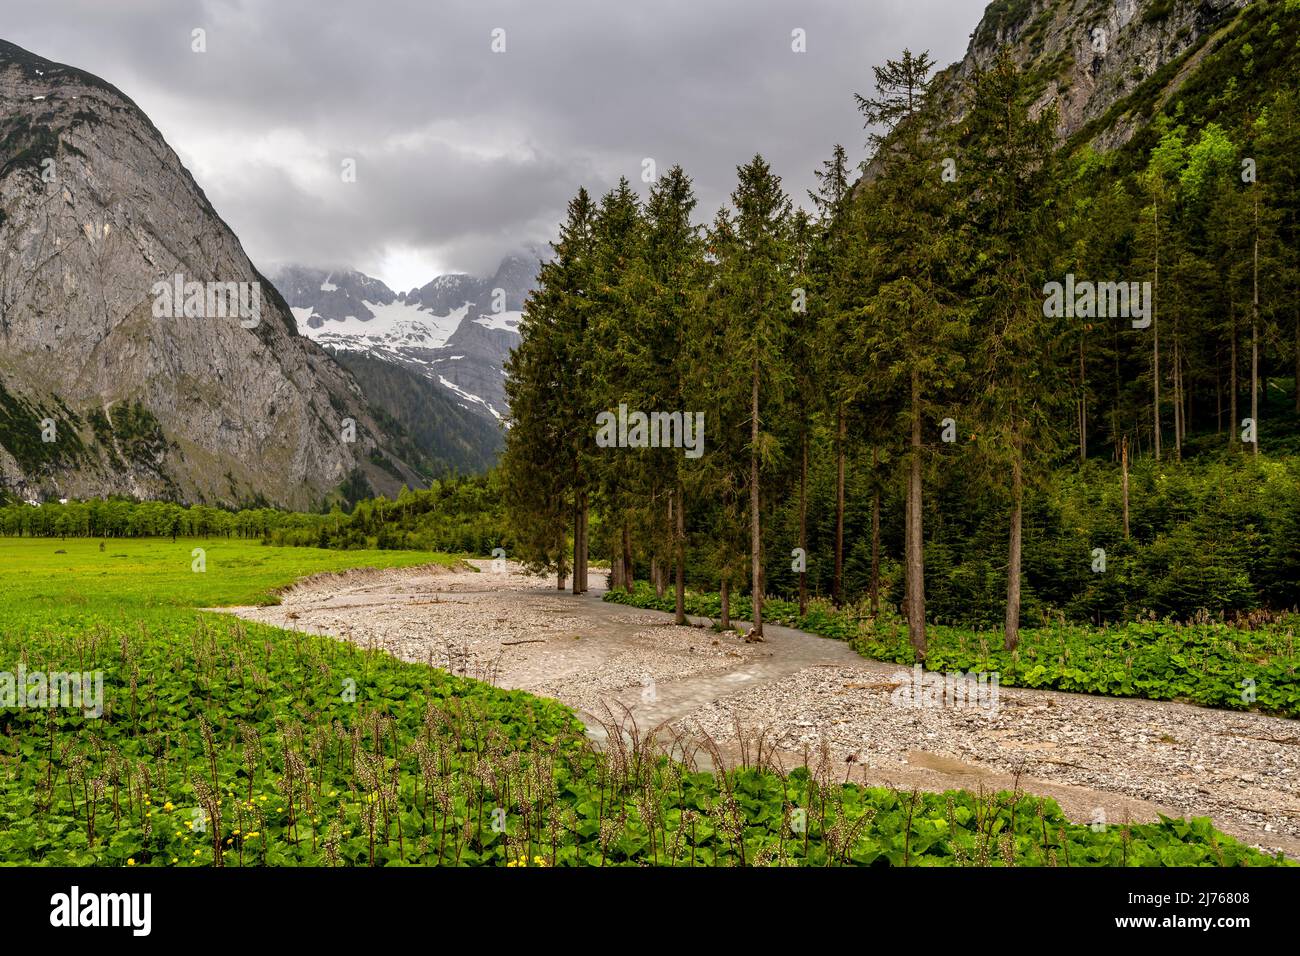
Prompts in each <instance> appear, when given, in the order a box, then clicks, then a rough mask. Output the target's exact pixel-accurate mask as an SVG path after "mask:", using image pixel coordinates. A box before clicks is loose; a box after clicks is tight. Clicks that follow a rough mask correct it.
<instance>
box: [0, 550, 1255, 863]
mask: <svg viewBox="0 0 1300 956" xmlns="http://www.w3.org/2000/svg"><path fill="white" fill-rule="evenodd" d="M196 548H201V549H203V558H204V562H205V570H203V571H196V570H194V564H193V562H194V561H195V558H194V555H193V551H194V549H196ZM453 560H455V559H454V558H451V557H449V556H446V555H434V554H427V553H424V554H422V553H419V552H405V551H376V552H361V551H346V552H339V551H319V550H315V549H310V548H288V549H279V548H272V547H264V546H261V545H259V544H255V543H247V542H241V541H229V540H212V541H201V540H194V541H188V540H182V541H177V542H172V541H171V540H169V539H168V540H159V539H153V540H133V541H120V540H111V541H108V542H106V543H105V545H104V547H103V549H102V550H101V547H100V543H99V542H98V541H93V540H89V541H88V540H67V541H61V540H58V539H12V538H3V539H0V593H3V595H4V599H3V602H2V603H0V671H2V672H3V674H2V675H0V681H2V680H3V677H4V676H6V675H7V676H8V677H9V684H8V692H9V694H10V695H11V697H12V695H13V694H15V693H16V690H15V687H16V686H17V688H18V689H19V690H25V691H26V693H25V694H24V695H20V696H23V697H24V698H25V699H23V700H19V699H18V698H16V697H15V698H13V699H11V700H6V701H5V702H4V703H3V706H0V863H7V864H15V863H19V864H21V863H28V864H30V863H45V864H67V865H105V866H146V865H153V866H157V865H163V866H213V865H217V866H240V865H242V866H249V865H301V864H309V865H363V866H364V865H419V864H461V865H466V864H490V865H507V866H517V865H521V864H523V865H530V866H531V865H545V866H557V865H623V864H637V863H651V864H668V865H745V864H754V863H760V864H762V863H784V864H790V865H962V864H966V865H971V864H975V865H979V864H994V865H1000V864H1031V865H1098V864H1109V865H1124V864H1128V865H1171V864H1188V865H1193V864H1194V865H1260V864H1268V863H1273V862H1276V861H1274V860H1272V859H1270V858H1268V857H1266V856H1263V855H1261V854H1259V853H1257V852H1255V851H1254V850H1251V849H1249V848H1246V847H1244V846H1242V845H1240V844H1239V843H1237V842H1235V841H1233V840H1232V839H1231V838H1229V837H1226V836H1224V835H1222V834H1219V833H1216V832H1215V831H1214V830H1213V828H1212V827H1211V826H1210V824H1209V822H1208V821H1205V820H1200V821H1172V820H1163V821H1161V822H1160V823H1156V824H1148V825H1133V826H1122V827H1121V826H1111V827H1109V828H1107V829H1105V830H1104V831H1102V832H1094V831H1093V830H1091V829H1090V828H1089V827H1088V826H1086V825H1076V824H1071V823H1069V822H1068V821H1067V820H1065V819H1064V817H1063V816H1062V815H1061V813H1060V810H1059V809H1058V808H1057V807H1056V805H1055V804H1054V803H1052V802H1051V801H1047V800H1040V799H1038V798H1034V797H1028V796H1024V795H1020V794H1016V795H1012V794H1000V795H996V796H990V797H984V798H979V797H975V796H973V795H971V794H967V793H949V794H922V793H899V792H895V791H892V790H884V789H866V788H859V787H855V786H845V785H842V784H840V783H837V782H836V781H835V780H834V779H833V778H832V775H831V771H830V769H829V768H820V769H814V770H813V771H811V772H809V771H807V770H796V771H794V772H793V773H789V774H783V773H778V772H773V771H770V770H757V769H741V770H736V771H732V772H730V773H727V774H723V775H713V774H708V773H700V772H694V771H692V770H689V769H687V768H683V767H682V766H681V765H680V764H676V763H673V762H671V761H668V760H665V759H661V758H657V757H656V756H655V755H654V754H653V753H651V752H649V751H648V750H647V748H645V747H644V746H632V747H629V748H626V749H620V750H616V751H614V752H612V753H610V754H600V753H596V752H594V751H593V750H592V748H591V747H590V746H589V744H588V743H587V741H586V738H585V736H584V735H583V733H582V727H581V725H580V724H579V723H578V721H577V720H576V718H575V717H574V715H573V714H572V712H571V711H570V710H568V709H567V708H565V707H563V706H561V705H560V704H558V703H556V702H553V701H546V700H542V699H539V698H536V697H532V696H530V695H527V694H524V693H522V692H507V691H502V690H499V689H496V688H493V687H490V686H488V685H485V684H480V683H477V682H475V681H470V680H465V679H461V678H457V677H453V676H451V675H449V674H447V673H446V672H445V671H441V670H437V669H435V668H430V667H426V666H422V665H418V664H409V663H403V662H400V661H397V660H396V659H394V658H392V657H390V656H388V655H386V654H383V653H381V652H372V651H366V650H363V649H360V648H358V647H356V646H354V645H352V644H349V643H346V642H341V641H335V640H331V639H328V638H322V637H313V636H309V635H304V634H298V633H290V632H285V631H279V630H276V629H273V628H269V627H263V626H260V625H254V624H248V623H245V622H242V621H240V620H237V619H234V618H228V617H225V616H219V615H213V614H207V613H203V612H200V611H199V610H197V609H198V608H201V607H210V606H216V605H222V604H248V603H257V602H259V601H265V600H273V599H274V598H273V597H272V596H271V593H270V592H271V591H272V589H274V588H276V587H279V586H283V585H285V584H288V583H290V582H291V581H292V580H294V579H296V578H299V577H302V576H304V575H307V574H311V573H315V572H320V571H334V570H341V569H344V568H349V567H358V566H372V567H389V566H395V565H412V564H421V563H427V562H431V561H438V562H449V561H453ZM20 673H21V679H20V677H18V676H15V675H19V674H20ZM58 674H76V675H79V676H81V677H89V675H92V674H98V675H99V677H98V678H97V679H98V680H101V681H102V697H100V698H99V699H98V701H97V702H96V700H95V699H94V698H95V697H96V696H97V695H95V694H93V693H91V694H87V695H86V697H84V698H82V699H75V698H70V703H71V704H75V705H76V706H60V707H54V706H45V705H46V704H53V703H55V702H56V700H55V698H56V697H57V695H56V694H54V693H53V692H52V688H53V685H52V684H50V683H49V682H50V680H51V679H52V678H53V677H54V676H55V675H58ZM42 680H44V681H45V682H46V685H45V686H46V688H47V690H51V693H49V694H48V695H47V696H46V697H45V699H44V702H43V703H42V697H41V694H40V690H41V686H42V683H41V682H42ZM33 682H34V683H33ZM59 686H60V687H61V688H62V689H63V690H65V691H67V690H68V685H67V684H66V683H63V684H60V685H59ZM76 686H77V689H82V688H91V687H93V686H94V685H93V682H91V683H89V684H80V683H78V684H77V685H76ZM4 690H5V687H4V685H3V684H2V683H0V692H3V691H4ZM34 702H35V703H34ZM20 704H26V705H27V706H20Z"/></svg>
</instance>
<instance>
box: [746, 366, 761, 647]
mask: <svg viewBox="0 0 1300 956" xmlns="http://www.w3.org/2000/svg"><path fill="white" fill-rule="evenodd" d="M751 374H752V388H751V389H750V396H749V414H750V422H749V440H750V450H749V560H750V570H751V572H752V575H753V583H752V585H751V587H752V589H753V595H752V599H753V605H754V627H753V629H752V630H750V632H749V633H748V634H747V635H745V640H747V641H761V640H763V555H762V547H763V536H762V527H761V525H760V520H761V518H760V515H759V510H758V508H759V500H760V495H759V486H758V432H759V429H758V381H759V380H758V359H757V358H755V359H754V363H753V368H752V370H751Z"/></svg>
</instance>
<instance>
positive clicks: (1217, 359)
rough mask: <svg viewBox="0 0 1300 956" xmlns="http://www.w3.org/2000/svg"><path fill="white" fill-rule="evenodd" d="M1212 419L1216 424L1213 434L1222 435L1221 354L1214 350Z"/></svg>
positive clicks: (1220, 351) (1219, 350) (1217, 349)
mask: <svg viewBox="0 0 1300 956" xmlns="http://www.w3.org/2000/svg"><path fill="white" fill-rule="evenodd" d="M1214 418H1215V421H1216V422H1217V423H1218V424H1217V425H1216V426H1215V434H1216V435H1222V434H1223V352H1222V350H1221V349H1219V348H1216V349H1215V350H1214Z"/></svg>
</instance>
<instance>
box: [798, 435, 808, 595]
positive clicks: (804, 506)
mask: <svg viewBox="0 0 1300 956" xmlns="http://www.w3.org/2000/svg"><path fill="white" fill-rule="evenodd" d="M801 438H802V445H803V455H802V458H801V460H800V464H799V550H800V552H802V554H803V570H801V571H800V572H799V615H800V616H801V617H802V616H803V615H804V614H807V613H808V429H807V428H804V430H803V434H802V436H801Z"/></svg>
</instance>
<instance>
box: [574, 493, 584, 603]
mask: <svg viewBox="0 0 1300 956" xmlns="http://www.w3.org/2000/svg"><path fill="white" fill-rule="evenodd" d="M573 593H574V594H581V593H582V492H580V491H578V490H577V489H575V490H574V492H573Z"/></svg>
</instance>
